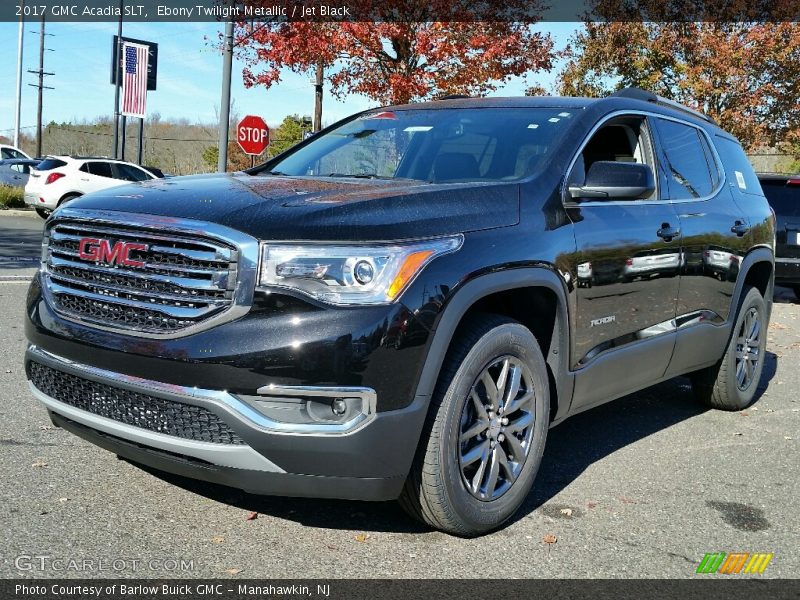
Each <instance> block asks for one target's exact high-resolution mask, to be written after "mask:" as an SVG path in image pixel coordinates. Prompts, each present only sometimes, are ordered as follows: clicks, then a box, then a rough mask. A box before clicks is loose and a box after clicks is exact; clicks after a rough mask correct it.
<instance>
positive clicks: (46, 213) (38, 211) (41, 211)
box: [36, 208, 52, 219]
mask: <svg viewBox="0 0 800 600" xmlns="http://www.w3.org/2000/svg"><path fill="white" fill-rule="evenodd" d="M36 214H37V215H39V216H40V217H42V218H43V219H46V218H47V217H49V216H50V215H51V214H52V211H49V210H47V209H46V208H37V209H36Z"/></svg>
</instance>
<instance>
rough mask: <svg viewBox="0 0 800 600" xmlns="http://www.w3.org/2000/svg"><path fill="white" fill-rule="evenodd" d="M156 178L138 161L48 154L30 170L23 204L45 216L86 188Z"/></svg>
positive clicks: (97, 187)
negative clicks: (132, 162)
mask: <svg viewBox="0 0 800 600" xmlns="http://www.w3.org/2000/svg"><path fill="white" fill-rule="evenodd" d="M157 178H158V176H157V175H156V174H155V173H153V172H151V171H148V170H146V169H143V168H142V167H140V166H138V165H134V164H131V163H128V162H124V161H121V160H114V159H113V158H99V157H86V156H48V157H47V158H45V159H44V160H43V161H42V162H41V163H39V166H38V167H37V168H36V169H33V170H31V174H30V179H28V183H27V185H26V186H25V204H29V205H30V206H33V207H34V208H35V209H36V212H37V213H39V216H40V217H42V218H43V219H46V218H47V217H48V216H49V215H50V213H51V212H53V211H54V210H55V209H56V208H57V207H58V206H60V205H62V204H63V203H64V202H69V201H70V200H74V199H75V198H77V197H79V196H83V195H84V194H88V193H89V192H96V191H98V190H105V189H108V188H112V187H115V186H119V185H125V184H127V183H131V182H137V181H149V180H151V179H157Z"/></svg>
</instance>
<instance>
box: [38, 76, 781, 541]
mask: <svg viewBox="0 0 800 600" xmlns="http://www.w3.org/2000/svg"><path fill="white" fill-rule="evenodd" d="M774 245H775V221H774V216H773V214H772V213H771V211H770V209H769V206H768V205H767V202H766V200H765V199H764V196H763V193H762V191H761V187H760V185H759V181H758V179H757V178H756V176H755V174H754V173H753V170H752V168H751V167H750V165H749V164H748V161H747V158H746V156H745V153H744V152H743V150H742V147H741V146H740V144H739V143H738V142H737V140H736V139H735V138H734V137H732V136H731V135H730V134H728V133H726V132H725V131H723V130H722V129H720V128H719V127H718V126H717V125H715V123H714V122H713V121H712V120H711V119H709V118H707V117H705V116H703V115H701V114H699V113H696V112H694V111H691V110H689V109H686V108H684V107H681V106H678V105H675V104H673V103H670V102H668V101H666V100H664V99H662V98H659V97H656V96H653V95H651V94H649V93H646V92H643V91H641V90H635V89H627V90H623V91H621V92H619V93H617V94H615V95H614V96H612V97H609V98H605V99H601V100H593V99H585V98H558V97H541V98H485V99H470V98H451V99H444V100H440V101H433V102H428V103H420V104H411V105H407V106H390V107H384V108H380V109H373V110H367V111H365V112H362V113H360V114H357V115H354V116H353V117H350V118H347V119H345V120H343V121H341V122H339V123H336V124H335V125H333V126H331V127H328V128H327V129H325V130H323V131H322V132H320V133H318V134H316V135H314V136H313V137H311V138H310V139H307V140H305V141H303V142H302V143H300V144H298V145H296V146H294V147H293V148H291V149H290V150H288V151H286V152H284V153H283V154H281V155H280V156H277V157H276V158H273V159H272V160H270V161H268V162H267V163H265V164H263V165H261V166H258V167H255V168H253V169H251V170H249V171H245V172H239V173H231V174H222V175H201V176H193V177H179V178H172V179H165V180H156V181H152V182H147V183H144V184H134V185H130V186H126V187H121V188H116V189H112V190H108V191H104V192H97V193H93V194H89V195H86V196H85V197H83V198H80V199H78V200H75V201H73V202H71V203H70V204H69V205H66V206H64V207H62V208H60V209H59V210H57V211H56V212H55V213H54V214H53V215H52V217H51V218H50V219H49V220H48V221H47V223H46V228H45V234H44V240H43V247H42V262H41V269H40V271H39V273H38V275H37V277H36V278H35V279H34V281H33V284H32V285H31V287H30V291H29V294H28V297H27V327H26V333H27V337H28V340H29V343H30V345H29V348H28V350H27V355H26V358H25V361H26V370H27V375H28V378H29V380H30V386H31V390H32V391H33V393H34V394H35V395H36V397H37V398H38V399H39V400H41V402H42V403H43V404H44V405H45V407H46V408H47V410H48V411H49V414H50V417H51V418H52V420H53V422H54V423H56V424H57V425H59V426H61V427H63V428H65V429H67V430H69V431H71V432H74V433H75V434H77V435H79V436H81V437H83V438H86V439H87V440H90V441H92V442H94V443H95V444H97V445H99V446H101V447H103V448H107V449H108V450H111V451H112V452H115V453H116V454H117V455H119V456H121V457H123V458H126V459H128V460H131V461H135V462H138V463H143V464H145V465H149V466H151V467H154V468H157V469H161V470H164V471H168V472H172V473H179V474H183V475H187V476H190V477H195V478H198V479H201V480H207V481H212V482H217V483H221V484H225V485H229V486H235V487H237V488H241V489H244V490H248V491H251V492H256V493H264V494H282V495H290V496H316V497H328V498H349V499H367V500H388V499H394V498H398V497H399V498H400V500H401V502H402V504H403V506H404V507H405V508H406V509H407V510H408V511H409V512H410V513H411V514H412V515H414V516H416V517H417V518H419V519H421V520H423V521H424V522H426V523H428V524H429V525H431V526H433V527H436V528H439V529H441V530H443V531H447V532H451V533H454V534H457V535H464V536H468V535H477V534H480V533H482V532H486V531H488V530H491V529H492V528H496V527H498V526H499V525H500V524H501V523H503V522H504V521H505V520H506V519H508V518H509V517H510V516H511V515H512V514H513V513H514V512H515V511H516V510H517V509H518V508H519V506H520V505H521V503H522V502H523V500H524V498H525V497H526V495H527V494H528V493H529V491H530V489H531V486H532V485H533V483H534V478H535V477H536V472H537V469H538V468H539V464H540V461H541V457H542V451H543V449H544V446H545V441H546V439H547V433H548V429H549V428H550V427H551V426H553V425H555V424H557V423H559V422H561V421H563V420H564V419H565V418H567V417H568V416H570V415H574V414H575V413H578V412H580V411H584V410H586V409H589V408H591V407H594V406H597V405H599V404H602V403H604V402H608V401H609V400H612V399H614V398H617V397H620V396H623V395H625V394H629V393H631V392H634V391H636V390H639V389H642V388H644V387H647V386H650V385H653V384H654V383H657V382H660V381H663V380H665V379H669V378H672V377H675V376H678V375H687V374H688V375H690V376H691V380H692V383H693V387H694V391H695V393H696V394H697V396H698V397H699V399H700V400H701V401H703V402H705V403H707V404H709V405H710V406H712V407H716V408H721V409H724V410H739V409H741V408H743V407H745V406H747V405H748V404H749V403H750V402H752V401H753V399H754V394H755V392H756V387H757V385H758V381H759V377H760V374H761V371H762V368H763V364H764V351H765V350H764V349H765V343H766V339H767V336H766V330H767V326H768V321H769V316H770V310H771V306H772V301H771V298H772V289H773V281H774V274H773V271H774V258H773V253H774ZM598 435H599V434H598ZM598 442H599V440H598ZM587 443H593V442H592V441H591V440H587ZM76 466H77V465H76Z"/></svg>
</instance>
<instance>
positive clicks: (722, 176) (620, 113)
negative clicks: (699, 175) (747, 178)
mask: <svg viewBox="0 0 800 600" xmlns="http://www.w3.org/2000/svg"><path fill="white" fill-rule="evenodd" d="M625 116H632V117H646V118H654V119H664V120H665V121H674V122H676V123H680V124H681V125H686V126H688V127H693V128H694V129H696V130H697V131H699V132H700V133H701V134H702V135H704V136H705V138H706V141H707V142H708V145H709V147H710V148H711V152H712V154H713V158H714V162H715V164H716V167H717V172H718V173H719V182H718V183H717V185H716V187H715V188H714V189H713V190H711V193H710V194H708V195H706V196H702V197H700V198H686V199H677V200H673V199H671V198H670V199H668V200H612V201H609V202H606V201H602V200H585V201H582V202H577V201H572V200H570V199H569V197H568V194H567V179H568V178H569V174H570V173H572V169H573V168H574V167H575V163H576V162H577V161H578V157H579V156H580V155H581V153H582V152H583V150H584V148H586V145H587V144H588V143H589V141H590V140H591V139H592V136H594V134H595V133H597V131H598V130H599V129H600V128H601V127H602V126H603V125H605V124H606V123H608V122H609V121H611V120H612V119H615V118H618V117H625ZM651 129H652V128H651ZM651 135H656V136H657V135H658V134H657V133H655V132H653V133H651ZM653 141H654V142H655V139H654V140H653ZM653 150H654V152H655V147H654V148H653ZM703 153H704V154H705V152H703ZM655 154H656V156H655V159H656V161H658V160H659V157H658V153H655ZM654 175H655V176H656V178H658V173H654ZM709 175H710V174H709ZM726 183H727V175H726V173H725V168H724V165H723V164H722V160H721V159H720V157H719V153H718V152H717V148H716V146H714V141H713V140H712V139H711V136H710V135H709V134H708V132H707V131H706V130H705V129H703V128H702V127H700V126H699V125H697V124H695V123H692V122H690V121H686V120H684V119H680V118H677V117H673V116H671V115H662V114H659V113H655V112H650V111H646V110H636V109H633V110H616V111H614V112H611V113H608V114H607V115H605V116H604V117H603V118H602V119H600V120H599V121H598V122H597V123H595V125H594V127H592V129H591V130H590V131H589V133H588V134H587V135H586V136H585V137H584V139H583V141H581V145H580V146H579V147H578V151H577V152H575V154H574V155H573V156H572V160H570V162H569V168H568V169H567V170H566V172H565V173H564V180H563V181H562V183H561V199H562V203H563V204H564V206H565V207H569V208H578V207H584V206H641V205H653V204H686V203H687V202H705V201H707V200H710V199H711V198H714V197H715V196H716V195H717V194H719V193H720V191H722V189H723V188H724V187H725V184H726Z"/></svg>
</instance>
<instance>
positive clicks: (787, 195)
mask: <svg viewBox="0 0 800 600" xmlns="http://www.w3.org/2000/svg"><path fill="white" fill-rule="evenodd" d="M761 188H762V189H763V190H764V195H765V196H766V197H767V202H769V205H770V206H771V207H772V208H773V209H774V210H775V214H778V215H781V216H782V217H798V216H800V186H798V185H787V184H786V181H782V180H770V181H763V180H762V181H761Z"/></svg>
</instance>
